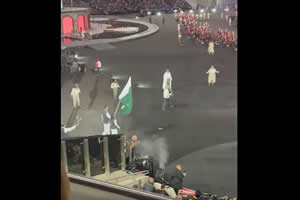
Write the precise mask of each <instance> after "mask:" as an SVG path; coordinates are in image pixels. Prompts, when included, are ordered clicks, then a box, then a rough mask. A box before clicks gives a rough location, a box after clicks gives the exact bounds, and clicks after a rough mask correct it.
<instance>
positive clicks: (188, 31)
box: [187, 26, 191, 34]
mask: <svg viewBox="0 0 300 200" xmlns="http://www.w3.org/2000/svg"><path fill="white" fill-rule="evenodd" d="M187 33H188V34H190V33H191V29H190V27H189V26H188V30H187Z"/></svg>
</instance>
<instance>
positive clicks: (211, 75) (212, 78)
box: [206, 68, 220, 84]
mask: <svg viewBox="0 0 300 200" xmlns="http://www.w3.org/2000/svg"><path fill="white" fill-rule="evenodd" d="M206 73H207V74H208V84H214V83H215V82H216V73H220V72H219V71H217V70H216V69H215V68H210V69H209V70H208V71H207V72H206Z"/></svg>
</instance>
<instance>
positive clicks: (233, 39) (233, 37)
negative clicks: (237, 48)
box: [231, 34, 235, 43]
mask: <svg viewBox="0 0 300 200" xmlns="http://www.w3.org/2000/svg"><path fill="white" fill-rule="evenodd" d="M231 42H232V43H235V36H234V34H232V40H231Z"/></svg>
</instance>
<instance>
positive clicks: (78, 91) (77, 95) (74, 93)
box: [71, 84, 80, 109]
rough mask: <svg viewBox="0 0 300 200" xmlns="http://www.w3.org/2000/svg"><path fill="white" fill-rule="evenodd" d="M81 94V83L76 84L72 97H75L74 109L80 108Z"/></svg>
mask: <svg viewBox="0 0 300 200" xmlns="http://www.w3.org/2000/svg"><path fill="white" fill-rule="evenodd" d="M79 94H80V89H79V85H78V84H75V87H74V88H73V89H72V91H71V97H72V99H73V107H74V109H76V108H80V99H79Z"/></svg>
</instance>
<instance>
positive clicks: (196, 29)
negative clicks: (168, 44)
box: [177, 14, 237, 51]
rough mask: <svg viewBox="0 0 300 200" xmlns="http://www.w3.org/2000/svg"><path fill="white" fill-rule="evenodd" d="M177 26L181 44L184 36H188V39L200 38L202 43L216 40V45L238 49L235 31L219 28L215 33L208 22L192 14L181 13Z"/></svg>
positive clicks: (206, 43)
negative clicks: (199, 19)
mask: <svg viewBox="0 0 300 200" xmlns="http://www.w3.org/2000/svg"><path fill="white" fill-rule="evenodd" d="M177 26H178V27H177V29H178V39H179V43H180V44H182V37H183V36H186V37H187V38H188V39H196V40H198V41H199V42H200V43H201V44H202V45H208V43H209V42H210V41H214V43H215V45H216V46H221V47H233V48H234V49H235V50H236V51H237V39H236V35H235V33H234V32H233V31H231V32H230V31H228V30H227V29H225V30H223V29H221V28H219V29H218V30H217V31H215V33H214V35H213V34H212V32H211V30H210V25H209V24H208V23H207V22H204V23H202V22H200V23H198V20H197V19H196V17H194V15H190V14H181V15H180V18H179V23H178V25H177Z"/></svg>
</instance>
